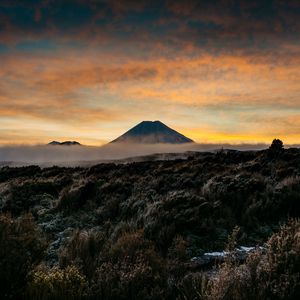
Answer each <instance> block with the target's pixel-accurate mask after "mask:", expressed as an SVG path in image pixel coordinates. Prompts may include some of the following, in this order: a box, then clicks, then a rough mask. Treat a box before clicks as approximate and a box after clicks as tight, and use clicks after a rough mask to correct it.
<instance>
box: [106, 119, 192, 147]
mask: <svg viewBox="0 0 300 300" xmlns="http://www.w3.org/2000/svg"><path fill="white" fill-rule="evenodd" d="M193 142H194V141H193V140H191V139H189V138H188V137H186V136H184V135H183V134H181V133H179V132H177V131H176V130H174V129H172V128H170V127H168V126H167V125H165V124H164V123H162V122H160V121H143V122H141V123H139V124H138V125H136V126H134V127H133V128H131V129H129V130H128V131H127V132H125V133H124V134H123V135H121V136H120V137H118V138H116V139H115V140H113V141H112V142H111V143H136V144H185V143H193Z"/></svg>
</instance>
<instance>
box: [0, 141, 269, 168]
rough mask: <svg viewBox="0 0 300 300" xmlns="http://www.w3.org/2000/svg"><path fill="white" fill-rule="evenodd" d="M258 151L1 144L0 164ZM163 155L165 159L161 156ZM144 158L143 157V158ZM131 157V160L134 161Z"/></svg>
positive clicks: (206, 146) (239, 147)
mask: <svg viewBox="0 0 300 300" xmlns="http://www.w3.org/2000/svg"><path fill="white" fill-rule="evenodd" d="M221 148H224V149H236V150H259V149H265V148H267V145H265V144H256V145H250V144H242V145H229V144H196V143H189V144H181V145H174V144H129V143H123V144H119V143H114V144H107V145H104V146H101V147H91V146H52V145H37V146H15V145H14V146H2V147H0V164H1V165H28V164H37V165H41V166H42V165H47V166H48V165H49V166H50V165H66V166H68V165H72V166H76V165H78V166H81V165H82V166H84V165H91V164H95V163H100V162H105V161H114V160H120V159H126V158H132V157H136V159H137V160H139V159H140V160H141V156H145V155H150V154H156V153H185V152H187V151H216V150H218V149H221ZM164 158H167V156H166V155H164ZM144 159H145V158H144ZM133 160H134V159H130V161H133Z"/></svg>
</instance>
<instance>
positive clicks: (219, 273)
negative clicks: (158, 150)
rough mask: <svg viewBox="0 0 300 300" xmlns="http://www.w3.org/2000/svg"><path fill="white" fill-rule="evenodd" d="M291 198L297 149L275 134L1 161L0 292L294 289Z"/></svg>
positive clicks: (85, 295) (296, 251)
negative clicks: (179, 152)
mask: <svg viewBox="0 0 300 300" xmlns="http://www.w3.org/2000/svg"><path fill="white" fill-rule="evenodd" d="M299 198H300V150H299V149H287V150H283V149H282V146H280V145H275V146H273V147H270V149H269V150H265V151H259V152H238V151H220V152H218V153H190V156H189V157H188V158H187V159H184V160H173V161H152V162H140V163H131V164H127V165H116V164H101V165H97V166H94V167H92V168H89V169H84V168H58V167H52V168H46V169H40V168H39V167H35V166H32V167H24V168H2V169H1V171H0V208H1V211H2V213H1V216H0V279H1V280H0V298H1V299H22V298H23V299H297V298H299V297H300V294H299V293H300V292H299V291H300V286H299V282H300V278H299V270H300V223H299V221H297V218H298V217H299V216H300V202H299V200H300V199H299ZM284 224H286V225H284ZM228 237H229V239H228ZM238 245H245V246H254V245H256V246H262V247H261V248H259V247H257V249H256V250H254V251H252V252H251V253H250V254H249V255H248V257H247V258H246V259H241V258H240V257H239V256H238V253H237V251H236V247H237V246H238ZM224 247H227V252H226V253H227V255H226V256H225V258H224V260H223V261H216V262H214V263H211V262H201V259H199V260H198V259H195V258H198V257H199V258H201V257H202V256H203V254H204V253H205V252H209V251H214V250H223V249H224Z"/></svg>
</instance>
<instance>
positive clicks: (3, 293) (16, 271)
mask: <svg viewBox="0 0 300 300" xmlns="http://www.w3.org/2000/svg"><path fill="white" fill-rule="evenodd" d="M45 249H46V243H45V240H44V238H43V237H42V236H41V234H40V232H39V230H38V229H37V227H36V225H35V223H34V222H33V219H32V216H31V215H30V214H27V215H24V216H22V217H20V218H19V219H13V218H11V217H10V216H9V215H0V298H2V299H5V298H12V297H16V296H18V295H20V293H21V290H22V288H23V287H24V286H25V284H26V280H27V275H28V273H29V272H30V271H31V270H32V269H33V267H34V266H35V265H37V264H38V263H39V262H40V260H41V259H42V257H43V254H44V250H45Z"/></svg>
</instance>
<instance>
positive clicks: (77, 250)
mask: <svg viewBox="0 0 300 300" xmlns="http://www.w3.org/2000/svg"><path fill="white" fill-rule="evenodd" d="M104 240H105V237H104V235H103V234H101V233H98V232H92V231H75V233H74V235H73V237H72V238H71V240H70V241H69V242H68V243H67V244H66V245H65V247H63V248H62V250H61V251H60V253H59V261H60V265H61V266H62V267H67V266H69V265H76V266H77V267H78V268H79V269H80V270H81V271H82V272H83V273H84V274H85V275H86V276H87V277H88V278H91V277H92V275H93V273H94V271H95V269H96V266H97V259H98V256H99V254H100V251H101V249H102V247H103V245H104Z"/></svg>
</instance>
